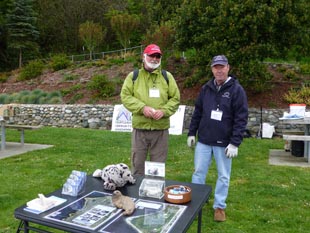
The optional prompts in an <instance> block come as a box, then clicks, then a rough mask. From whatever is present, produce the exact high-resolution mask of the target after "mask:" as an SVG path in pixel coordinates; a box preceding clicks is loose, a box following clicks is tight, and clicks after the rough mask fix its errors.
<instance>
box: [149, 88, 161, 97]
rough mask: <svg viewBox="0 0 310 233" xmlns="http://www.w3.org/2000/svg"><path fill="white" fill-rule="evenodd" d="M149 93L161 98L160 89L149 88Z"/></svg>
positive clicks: (151, 95)
mask: <svg viewBox="0 0 310 233" xmlns="http://www.w3.org/2000/svg"><path fill="white" fill-rule="evenodd" d="M149 95H150V97H151V98H159V89H157V88H151V89H150V90H149Z"/></svg>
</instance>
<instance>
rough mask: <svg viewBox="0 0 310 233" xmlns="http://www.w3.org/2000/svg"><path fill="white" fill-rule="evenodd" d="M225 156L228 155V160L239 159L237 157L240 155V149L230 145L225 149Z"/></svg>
mask: <svg viewBox="0 0 310 233" xmlns="http://www.w3.org/2000/svg"><path fill="white" fill-rule="evenodd" d="M225 154H226V156H227V158H234V157H237V155H238V147H236V146H234V145H233V144H229V145H228V146H227V147H226V148H225Z"/></svg>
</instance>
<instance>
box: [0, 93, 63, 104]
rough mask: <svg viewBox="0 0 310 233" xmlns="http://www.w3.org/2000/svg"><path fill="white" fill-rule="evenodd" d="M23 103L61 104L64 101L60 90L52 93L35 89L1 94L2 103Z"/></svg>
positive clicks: (0, 102)
mask: <svg viewBox="0 0 310 233" xmlns="http://www.w3.org/2000/svg"><path fill="white" fill-rule="evenodd" d="M9 103H21V104H59V103H62V96H61V94H60V92H59V91H54V92H51V93H48V92H44V91H42V90H40V89H36V90H34V91H32V92H31V91H21V92H19V93H13V94H1V95H0V104H9Z"/></svg>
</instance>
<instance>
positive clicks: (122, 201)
mask: <svg viewBox="0 0 310 233" xmlns="http://www.w3.org/2000/svg"><path fill="white" fill-rule="evenodd" d="M112 203H113V204H114V205H115V206H116V207H117V208H119V209H123V210H125V211H124V212H123V215H131V214H132V213H133V212H134V211H135V203H134V202H133V200H132V199H131V198H130V197H128V196H124V195H123V194H122V193H121V192H120V191H119V190H116V191H114V192H113V194H112Z"/></svg>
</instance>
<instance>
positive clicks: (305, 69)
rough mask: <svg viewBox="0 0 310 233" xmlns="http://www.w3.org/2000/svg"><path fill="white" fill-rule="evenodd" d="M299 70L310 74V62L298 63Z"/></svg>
mask: <svg viewBox="0 0 310 233" xmlns="http://www.w3.org/2000/svg"><path fill="white" fill-rule="evenodd" d="M300 72H301V73H302V74H310V64H301V65H300Z"/></svg>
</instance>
